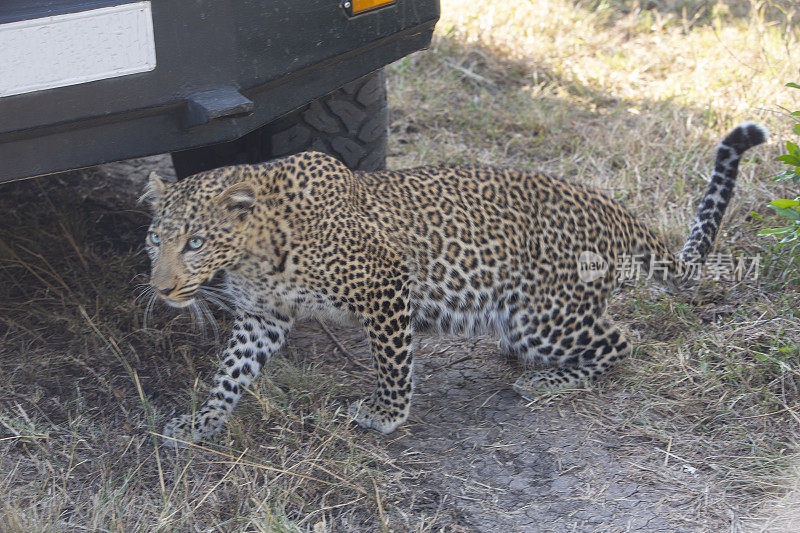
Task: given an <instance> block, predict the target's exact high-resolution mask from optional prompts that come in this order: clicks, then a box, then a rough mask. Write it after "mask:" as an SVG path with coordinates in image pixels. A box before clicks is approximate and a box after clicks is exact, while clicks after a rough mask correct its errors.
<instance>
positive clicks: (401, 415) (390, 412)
mask: <svg viewBox="0 0 800 533" xmlns="http://www.w3.org/2000/svg"><path fill="white" fill-rule="evenodd" d="M348 412H349V413H350V416H351V417H352V418H353V420H354V421H355V422H357V423H358V425H359V426H361V427H362V428H366V429H377V430H378V431H380V432H381V433H384V434H385V433H391V432H392V431H394V430H395V428H396V427H397V426H399V425H400V424H402V423H403V422H405V421H406V418H408V407H407V406H406V408H405V409H399V408H395V407H387V406H385V405H382V402H380V401H376V400H375V397H374V396H373V397H372V398H367V399H364V400H358V401H357V402H353V403H351V404H350V408H349V409H348Z"/></svg>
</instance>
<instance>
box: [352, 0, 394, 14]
mask: <svg viewBox="0 0 800 533" xmlns="http://www.w3.org/2000/svg"><path fill="white" fill-rule="evenodd" d="M395 2H396V0H343V1H342V7H343V8H344V10H345V11H346V12H347V14H348V15H350V16H351V17H352V16H353V15H360V14H361V13H366V12H367V11H372V10H374V9H378V8H381V7H386V6H388V5H391V4H394V3H395Z"/></svg>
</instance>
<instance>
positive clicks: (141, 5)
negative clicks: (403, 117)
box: [0, 0, 439, 182]
mask: <svg viewBox="0 0 800 533" xmlns="http://www.w3.org/2000/svg"><path fill="white" fill-rule="evenodd" d="M438 17H439V2H438V0H388V1H387V0H302V1H298V0H195V1H191V2H188V1H185V0H156V1H140V2H131V1H125V0H116V1H115V0H2V1H1V2H0V182H2V181H8V180H14V179H20V178H26V177H31V176H38V175H43V174H49V173H53V172H59V171H63V170H69V169H75V168H80V167H86V166H91V165H97V164H100V163H106V162H109V161H116V160H121V159H128V158H132V157H139V156H146V155H152V154H158V153H164V152H171V153H172V158H173V161H174V163H175V170H176V172H177V174H178V176H179V177H180V176H186V175H190V174H193V173H196V172H199V171H201V170H206V169H209V168H214V167H217V166H222V165H227V164H234V163H253V162H259V161H264V160H266V159H269V158H272V157H276V156H281V155H285V154H289V153H295V152H298V151H301V150H305V149H316V150H321V151H325V152H328V153H330V154H333V155H335V156H337V157H339V158H341V159H342V160H343V161H344V162H345V163H346V164H347V165H348V166H350V167H351V168H354V169H363V170H373V169H379V168H382V167H383V166H384V164H385V158H386V135H387V117H386V89H385V82H384V76H383V73H382V71H381V70H380V69H381V68H382V67H383V66H385V65H387V64H388V63H390V62H392V61H395V60H397V59H399V58H401V57H403V56H405V55H407V54H409V53H411V52H413V51H415V50H419V49H421V48H424V47H426V46H427V45H428V44H429V43H430V39H431V35H432V32H433V28H434V25H435V24H436V21H437V20H438Z"/></svg>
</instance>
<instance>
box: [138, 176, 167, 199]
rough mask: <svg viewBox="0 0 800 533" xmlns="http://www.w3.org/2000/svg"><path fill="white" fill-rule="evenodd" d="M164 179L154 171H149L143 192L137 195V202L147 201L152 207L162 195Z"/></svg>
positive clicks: (164, 186)
mask: <svg viewBox="0 0 800 533" xmlns="http://www.w3.org/2000/svg"><path fill="white" fill-rule="evenodd" d="M165 188H166V185H164V180H162V179H161V178H160V177H159V176H158V174H156V173H155V172H151V173H150V177H149V178H148V180H147V185H145V186H144V192H143V193H142V195H141V196H140V197H139V203H143V202H147V203H148V204H150V207H154V206H155V204H156V202H158V200H160V199H161V197H162V196H164V189H165Z"/></svg>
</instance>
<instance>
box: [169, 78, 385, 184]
mask: <svg viewBox="0 0 800 533" xmlns="http://www.w3.org/2000/svg"><path fill="white" fill-rule="evenodd" d="M387 134H388V116H387V105H386V77H385V75H384V72H383V71H382V70H379V71H377V72H373V73H372V74H369V75H367V76H364V77H363V78H360V79H357V80H355V81H353V82H350V83H348V84H347V85H345V86H344V87H341V88H339V89H337V90H335V91H334V92H332V93H330V94H328V95H326V96H323V97H321V98H318V99H316V100H313V101H311V102H310V103H308V104H306V105H305V106H303V107H301V108H299V109H296V110H294V111H292V112H291V113H289V114H287V115H284V116H282V117H280V118H279V119H277V120H275V121H274V122H271V123H270V124H267V125H266V126H262V127H261V128H258V129H257V130H255V131H253V132H251V133H248V134H247V135H245V136H244V137H241V138H239V139H236V140H235V141H230V142H226V143H220V144H215V145H212V146H205V147H202V148H193V149H191V150H184V151H181V152H173V153H172V162H173V164H174V165H175V173H176V174H177V176H178V178H184V177H186V176H190V175H192V174H196V173H197V172H202V171H204V170H209V169H212V168H217V167H222V166H226V165H235V164H240V163H260V162H262V161H267V160H269V159H273V158H275V157H281V156H284V155H289V154H295V153H298V152H302V151H305V150H317V151H320V152H325V153H328V154H331V155H333V156H335V157H337V158H339V159H340V160H341V161H342V162H343V163H344V164H346V165H347V166H348V167H350V168H351V169H353V170H381V169H384V168H386V137H387Z"/></svg>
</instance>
